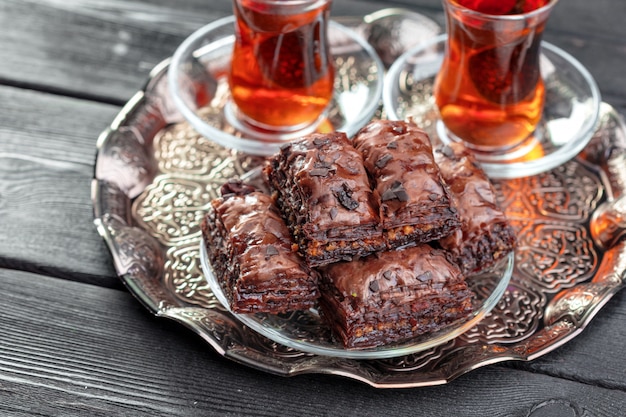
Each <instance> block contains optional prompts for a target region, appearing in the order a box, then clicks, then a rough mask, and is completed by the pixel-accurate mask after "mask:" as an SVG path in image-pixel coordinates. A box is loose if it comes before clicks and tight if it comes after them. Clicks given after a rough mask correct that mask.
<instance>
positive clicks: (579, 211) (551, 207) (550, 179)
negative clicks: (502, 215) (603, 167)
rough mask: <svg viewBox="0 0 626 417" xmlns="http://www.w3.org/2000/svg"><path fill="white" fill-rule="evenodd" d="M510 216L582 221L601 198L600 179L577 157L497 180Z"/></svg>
mask: <svg viewBox="0 0 626 417" xmlns="http://www.w3.org/2000/svg"><path fill="white" fill-rule="evenodd" d="M494 185H495V186H496V188H497V189H498V190H499V194H500V195H501V196H502V201H501V204H502V206H503V208H505V210H506V214H507V216H509V218H511V219H523V220H541V219H550V220H554V221H563V222H584V221H585V219H587V218H588V217H589V215H590V213H591V212H592V211H593V210H594V209H595V208H596V206H597V204H598V202H599V201H600V199H601V198H602V189H603V187H602V183H601V181H600V179H599V178H598V177H597V175H596V174H594V173H592V172H591V171H589V170H588V169H587V168H585V167H584V166H583V165H582V164H581V163H580V162H578V161H570V162H568V163H566V164H564V165H561V166H559V167H557V168H554V169H553V170H551V171H548V172H545V173H543V174H539V175H535V176H533V177H526V178H519V179H514V180H506V181H497V182H495V184H494Z"/></svg>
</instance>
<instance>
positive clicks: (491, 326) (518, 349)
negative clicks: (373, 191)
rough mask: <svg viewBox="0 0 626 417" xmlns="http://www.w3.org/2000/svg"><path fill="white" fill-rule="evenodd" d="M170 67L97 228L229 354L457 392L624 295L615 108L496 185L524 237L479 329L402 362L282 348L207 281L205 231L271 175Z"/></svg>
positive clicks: (102, 149)
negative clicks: (202, 125) (563, 157)
mask: <svg viewBox="0 0 626 417" xmlns="http://www.w3.org/2000/svg"><path fill="white" fill-rule="evenodd" d="M167 65H168V63H167V62H164V63H162V64H161V65H159V66H157V67H156V68H155V69H154V70H153V72H152V73H151V75H150V77H149V79H148V82H147V84H146V86H145V88H144V89H142V90H141V91H139V92H138V93H137V94H136V95H135V96H134V97H133V98H132V99H131V100H130V101H129V102H128V103H127V104H126V106H125V107H124V108H123V109H122V110H121V112H120V113H119V115H118V116H117V117H116V118H115V120H114V121H113V122H112V124H111V126H110V127H109V128H107V129H106V130H105V131H104V132H103V133H102V134H101V136H100V137H99V139H98V142H97V149H98V152H97V156H96V169H95V175H94V179H93V181H92V200H93V205H94V217H95V220H94V222H95V225H96V227H97V229H98V232H99V233H100V235H101V236H102V237H103V239H104V240H105V242H106V244H107V245H108V247H109V249H110V251H111V253H112V256H113V262H114V265H115V268H116V270H117V273H118V274H119V276H120V278H121V279H122V281H123V282H124V284H125V285H126V286H127V287H128V289H129V291H130V292H131V293H132V294H133V295H134V296H135V297H136V298H137V299H139V300H140V301H141V302H142V303H143V304H144V306H145V307H146V308H147V309H148V310H149V311H150V312H151V313H153V314H154V315H156V316H158V317H166V318H170V319H172V320H175V321H177V322H179V323H181V324H183V325H185V326H187V327H188V328H190V329H192V330H193V331H194V332H196V333H197V334H199V335H200V336H201V337H202V338H203V339H204V340H206V341H207V342H208V343H209V344H210V345H211V346H212V347H213V348H214V349H215V350H216V351H217V352H218V353H219V354H220V355H223V356H224V357H227V358H230V359H232V360H234V361H236V362H240V363H243V364H246V365H249V366H251V367H254V368H257V369H261V370H264V371H267V372H271V373H274V374H278V375H284V376H291V375H298V374H303V373H327V374H336V375H342V376H345V377H349V378H353V379H356V380H359V381H362V382H365V383H367V384H370V385H372V386H374V387H385V388H389V387H416V386H427V385H436V384H442V383H446V382H449V381H451V380H453V379H454V378H456V377H458V376H460V375H462V374H464V373H466V372H468V371H470V370H473V369H476V368H478V367H481V366H485V365H488V364H492V363H496V362H501V361H506V360H532V359H535V358H537V357H539V356H542V355H545V354H546V353H548V352H550V351H552V350H554V349H556V348H557V347H559V346H561V345H563V344H564V343H566V342H568V341H569V340H571V339H572V338H574V337H575V336H576V335H578V334H579V333H580V332H581V331H582V330H583V328H584V327H585V326H586V325H587V324H588V323H589V322H590V321H591V319H592V318H593V317H594V316H595V315H596V314H597V313H598V312H599V311H600V310H601V308H602V307H603V306H604V304H605V303H606V302H607V301H608V300H609V299H610V298H611V297H612V296H613V295H614V294H615V293H616V292H617V291H618V290H620V289H621V288H622V287H623V286H624V272H625V271H626V243H625V240H624V239H622V237H623V235H624V230H626V227H625V226H626V221H625V219H626V200H625V199H626V197H623V196H624V194H625V193H624V190H626V129H625V128H624V124H623V122H622V120H621V118H620V116H619V115H618V114H617V113H616V112H615V111H614V110H613V109H612V108H611V107H610V106H609V105H607V104H603V105H602V108H601V115H600V121H599V124H598V126H597V129H596V133H595V135H594V137H593V138H592V140H591V142H590V144H589V145H588V146H587V147H586V149H585V150H584V151H583V152H582V153H581V154H580V155H579V156H578V157H577V158H575V159H573V160H571V161H569V162H567V163H565V164H563V165H561V166H559V167H557V168H555V169H553V170H551V171H549V172H546V173H543V174H539V175H536V176H533V177H526V178H521V179H515V180H502V181H498V182H496V187H497V188H498V190H499V192H500V197H501V203H502V205H503V207H504V208H505V210H506V211H507V214H508V215H509V217H510V219H511V221H512V224H513V226H514V227H516V229H517V230H518V232H519V233H518V237H519V248H518V250H517V251H516V253H515V270H514V272H513V276H512V278H511V281H510V284H509V287H508V289H507V291H506V293H505V295H504V296H503V298H502V299H501V300H500V302H499V304H498V305H497V307H496V308H495V309H494V310H493V311H492V312H491V313H490V314H489V315H488V316H487V317H486V318H484V319H483V320H482V321H481V322H480V323H479V324H478V325H477V326H476V327H474V328H473V329H471V330H470V331H468V332H466V333H464V334H463V335H461V336H459V337H457V338H455V339H453V340H451V341H449V342H447V343H445V344H442V345H439V346H437V347H435V348H432V349H429V350H425V351H422V352H418V353H414V354H410V355H406V356H401V357H397V358H390V359H376V360H354V359H348V358H337V357H331V356H318V355H313V354H309V353H304V352H300V351H297V350H295V349H292V348H288V347H285V346H282V345H280V344H277V343H275V342H272V341H270V340H268V339H266V338H264V337H263V336H260V335H259V334H257V333H255V332H253V331H251V330H250V329H248V328H247V327H245V326H244V325H242V324H241V322H240V321H239V320H237V319H235V318H234V317H233V316H232V315H231V314H230V313H229V312H227V311H226V310H225V309H224V308H223V307H222V306H221V304H220V303H219V302H218V301H217V300H216V298H215V297H214V295H213V294H212V292H211V291H210V289H209V287H208V284H207V282H206V280H205V278H204V275H203V273H202V271H201V269H200V260H199V252H198V250H199V242H200V239H201V232H200V223H201V221H202V219H203V216H204V213H205V210H206V208H207V206H208V203H209V201H210V200H211V199H213V198H215V197H217V191H218V190H219V186H220V185H221V184H222V183H223V182H224V181H225V180H227V179H228V178H232V177H235V176H243V175H245V174H246V173H247V172H249V171H250V170H252V169H254V168H255V167H257V166H259V164H260V163H262V159H261V158H259V157H254V156H248V155H242V154H238V153H236V152H234V151H231V150H228V149H225V148H222V147H220V146H218V145H215V144H214V143H213V142H211V141H209V140H207V139H206V138H204V137H202V136H200V135H198V134H197V133H196V132H195V131H194V130H193V129H192V128H191V127H190V126H189V125H187V124H186V123H184V122H182V118H181V116H180V115H179V114H178V113H177V112H176V110H175V109H174V107H173V104H172V101H171V100H170V98H169V96H168V92H167V82H166V81H167V80H166V76H165V73H166V71H167Z"/></svg>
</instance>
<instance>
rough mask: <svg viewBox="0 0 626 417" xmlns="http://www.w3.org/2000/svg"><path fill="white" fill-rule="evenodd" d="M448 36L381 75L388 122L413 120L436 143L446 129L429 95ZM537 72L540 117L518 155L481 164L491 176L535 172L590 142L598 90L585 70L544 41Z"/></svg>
mask: <svg viewBox="0 0 626 417" xmlns="http://www.w3.org/2000/svg"><path fill="white" fill-rule="evenodd" d="M445 41H446V35H441V36H438V37H436V38H434V39H432V40H431V41H428V42H425V43H422V44H420V45H418V46H416V47H414V48H412V49H411V50H409V51H407V52H406V53H404V54H403V55H402V56H401V57H400V58H398V60H397V61H396V62H395V63H394V64H393V65H392V66H391V68H390V69H389V72H388V73H387V75H386V77H385V87H384V91H383V104H384V109H385V113H386V115H387V117H388V118H389V119H392V120H404V119H408V118H413V120H414V121H415V122H417V123H418V124H419V125H420V126H422V127H423V128H424V129H426V130H427V131H428V133H429V134H430V136H431V139H433V140H434V141H437V140H439V141H442V142H446V141H449V140H450V139H448V138H447V135H446V129H445V126H444V125H443V122H442V121H441V120H440V118H439V113H438V111H437V106H436V104H435V100H434V97H433V83H434V80H435V76H436V75H437V72H438V71H439V68H440V67H441V63H442V60H443V55H444V52H445ZM541 48H542V56H541V73H542V76H543V78H544V81H545V85H546V102H545V107H544V111H543V118H542V121H541V122H540V125H539V127H538V128H537V131H536V132H535V135H534V137H533V138H532V140H531V142H530V147H527V148H524V152H523V153H520V154H519V156H516V157H512V158H511V156H510V155H508V157H507V158H506V159H502V160H497V159H490V160H482V161H481V165H482V167H483V169H484V170H485V171H486V172H487V174H488V175H489V176H490V177H491V178H499V179H506V178H518V177H526V176H531V175H535V174H539V173H541V172H544V171H548V170H550V169H552V168H555V167H557V166H559V165H561V164H563V163H564V162H566V161H568V160H570V159H571V158H573V157H575V156H576V155H577V154H578V153H579V152H580V151H581V150H582V149H583V148H584V147H585V145H586V144H587V143H588V142H589V140H590V139H591V137H592V136H593V134H594V132H595V130H596V126H597V123H598V115H599V113H600V104H601V99H600V91H599V90H598V87H597V85H596V83H595V81H594V79H593V77H592V76H591V74H589V72H588V71H587V70H586V69H585V67H583V65H582V64H580V63H579V62H578V61H577V60H576V59H575V58H574V57H572V56H571V55H569V54H568V53H566V52H565V51H563V50H561V49H559V48H557V47H556V46H554V45H551V44H549V43H547V42H543V43H542V45H541Z"/></svg>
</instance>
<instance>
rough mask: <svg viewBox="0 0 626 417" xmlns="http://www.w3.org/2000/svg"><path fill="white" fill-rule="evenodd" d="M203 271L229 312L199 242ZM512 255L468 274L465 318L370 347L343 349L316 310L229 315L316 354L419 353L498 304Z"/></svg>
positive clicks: (375, 355) (358, 356) (278, 340)
mask: <svg viewBox="0 0 626 417" xmlns="http://www.w3.org/2000/svg"><path fill="white" fill-rule="evenodd" d="M200 261H201V265H202V271H203V273H204V275H205V277H206V279H207V281H208V283H209V286H210V287H211V291H212V292H213V294H214V295H215V297H216V298H217V300H218V301H219V302H220V303H221V304H222V306H223V307H224V308H226V309H227V310H228V311H230V308H229V303H228V300H227V298H226V295H225V294H224V292H223V290H222V287H221V286H220V284H219V282H218V280H217V277H216V276H215V274H214V273H213V268H212V267H211V263H210V262H209V260H208V256H207V252H206V244H205V242H204V241H202V242H201V243H200ZM513 263H514V255H513V253H511V254H510V255H509V256H508V257H506V258H504V259H502V260H501V261H500V262H499V263H498V264H497V265H496V266H494V267H493V268H490V269H489V270H486V271H484V272H481V273H480V274H477V275H473V276H471V277H468V278H467V280H468V284H469V285H470V287H471V288H472V289H473V290H474V293H475V294H476V298H475V299H474V312H473V314H472V315H471V316H470V317H468V318H467V319H465V320H460V321H458V322H456V323H454V324H452V325H450V326H448V327H446V328H444V329H441V330H439V331H437V332H433V333H428V334H424V335H421V336H419V337H416V338H415V339H411V340H409V341H405V342H401V343H396V344H392V345H385V346H379V347H376V348H370V349H360V350H356V349H346V348H344V347H343V345H342V344H341V342H340V341H338V340H336V339H335V338H333V337H332V335H331V332H330V329H329V328H328V327H327V326H326V325H325V323H324V322H323V320H322V319H321V317H320V316H319V314H318V312H317V311H316V310H315V309H310V310H307V311H295V312H292V313H288V314H266V313H256V314H235V313H232V312H231V314H232V315H233V316H234V317H235V318H236V319H238V320H239V321H240V322H241V323H243V324H244V325H246V326H248V327H249V328H250V329H252V330H253V331H255V332H257V333H259V334H261V335H263V336H265V337H267V338H268V339H270V340H272V341H274V342H276V343H280V344H282V345H284V346H287V347H290V348H294V349H297V350H299V351H302V352H307V353H312V354H316V355H324V356H333V357H338V358H350V359H384V358H393V357H397V356H404V355H408V354H411V353H416V352H421V351H423V350H426V349H430V348H432V347H435V346H438V345H440V344H443V343H445V342H447V341H449V340H451V339H454V338H455V337H457V336H459V335H461V334H462V333H464V332H466V331H468V330H470V329H471V328H472V327H474V326H475V325H476V324H478V323H479V322H480V321H481V320H482V319H483V318H484V317H485V316H486V315H487V314H488V313H489V312H490V311H491V310H492V309H493V308H494V307H495V306H496V305H497V304H498V301H499V300H500V298H501V297H502V295H503V294H504V292H505V291H506V289H507V286H508V284H509V281H510V279H511V275H512V273H513Z"/></svg>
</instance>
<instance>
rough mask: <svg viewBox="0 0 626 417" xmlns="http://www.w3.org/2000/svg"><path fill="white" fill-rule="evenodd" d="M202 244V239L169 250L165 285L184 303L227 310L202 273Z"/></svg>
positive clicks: (192, 240)
mask: <svg viewBox="0 0 626 417" xmlns="http://www.w3.org/2000/svg"><path fill="white" fill-rule="evenodd" d="M200 244H201V243H200V239H191V240H189V241H188V242H184V243H181V244H178V245H176V246H172V247H171V248H169V250H168V251H167V252H166V254H165V271H164V275H163V279H164V282H165V285H166V286H167V287H168V288H169V289H170V291H172V293H174V294H176V295H177V296H178V297H179V298H180V299H181V300H182V301H184V302H187V303H190V304H195V305H198V306H200V307H204V308H217V309H222V310H225V309H224V307H222V305H221V304H220V303H219V302H218V301H217V299H216V298H215V296H214V295H213V292H212V291H211V289H210V288H209V284H208V282H207V280H206V278H205V277H204V274H203V273H202V267H201V265H200V250H199V245H200Z"/></svg>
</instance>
